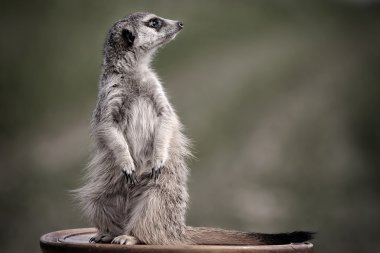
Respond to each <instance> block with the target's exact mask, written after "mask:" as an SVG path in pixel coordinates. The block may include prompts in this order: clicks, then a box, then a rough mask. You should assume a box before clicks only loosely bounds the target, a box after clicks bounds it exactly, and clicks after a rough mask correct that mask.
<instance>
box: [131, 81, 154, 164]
mask: <svg viewBox="0 0 380 253" xmlns="http://www.w3.org/2000/svg"><path fill="white" fill-rule="evenodd" d="M152 81H153V80H152V78H149V77H146V80H144V79H140V80H139V83H136V85H137V87H136V89H135V92H134V98H133V99H132V102H131V104H130V106H129V108H128V123H127V126H126V128H125V135H126V137H127V140H128V143H129V145H130V149H131V151H132V155H133V156H134V158H135V159H136V160H137V159H142V160H144V157H146V158H148V157H147V156H149V155H150V154H151V151H152V150H150V149H152V145H153V141H154V133H155V129H156V127H157V124H158V121H159V115H158V109H157V106H158V105H157V103H158V101H157V99H156V98H157V92H159V91H158V90H157V87H156V86H155V85H154V83H152Z"/></svg>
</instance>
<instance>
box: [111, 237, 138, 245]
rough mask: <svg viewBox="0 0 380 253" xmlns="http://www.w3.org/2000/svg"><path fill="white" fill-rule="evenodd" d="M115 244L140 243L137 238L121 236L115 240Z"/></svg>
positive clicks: (113, 241)
mask: <svg viewBox="0 0 380 253" xmlns="http://www.w3.org/2000/svg"><path fill="white" fill-rule="evenodd" d="M111 243H113V244H122V245H136V244H138V243H139V240H137V238H136V237H133V236H130V235H119V236H116V237H115V238H113V240H112V242H111Z"/></svg>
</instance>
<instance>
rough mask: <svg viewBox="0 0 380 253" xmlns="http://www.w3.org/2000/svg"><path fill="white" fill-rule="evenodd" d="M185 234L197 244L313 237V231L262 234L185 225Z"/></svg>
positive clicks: (268, 242)
mask: <svg viewBox="0 0 380 253" xmlns="http://www.w3.org/2000/svg"><path fill="white" fill-rule="evenodd" d="M187 235H188V237H189V238H190V240H191V241H192V242H193V243H194V244H198V245H280V244H289V243H301V242H306V241H309V240H311V239H313V235H314V233H313V232H304V231H296V232H291V233H279V234H263V233H250V232H240V231H233V230H224V229H219V228H207V227H189V226H188V227H187Z"/></svg>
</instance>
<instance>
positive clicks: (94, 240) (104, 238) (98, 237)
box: [89, 234, 113, 243]
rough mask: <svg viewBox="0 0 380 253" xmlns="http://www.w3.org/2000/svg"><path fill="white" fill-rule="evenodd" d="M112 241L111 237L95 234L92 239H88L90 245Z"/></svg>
mask: <svg viewBox="0 0 380 253" xmlns="http://www.w3.org/2000/svg"><path fill="white" fill-rule="evenodd" d="M112 239H113V236H110V235H107V234H96V235H95V236H94V237H91V238H90V241H89V242H91V243H110V242H111V241H112Z"/></svg>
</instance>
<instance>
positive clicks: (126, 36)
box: [121, 29, 135, 47]
mask: <svg viewBox="0 0 380 253" xmlns="http://www.w3.org/2000/svg"><path fill="white" fill-rule="evenodd" d="M121 34H122V36H123V39H124V40H125V41H126V42H127V45H128V47H132V45H133V42H134V41H135V36H134V35H133V34H132V32H131V31H130V30H128V29H123V31H122V32H121Z"/></svg>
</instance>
